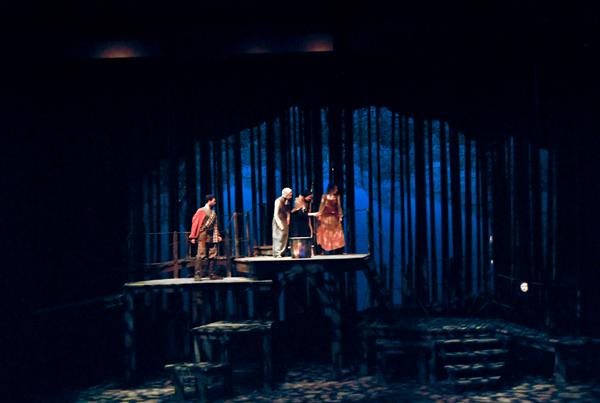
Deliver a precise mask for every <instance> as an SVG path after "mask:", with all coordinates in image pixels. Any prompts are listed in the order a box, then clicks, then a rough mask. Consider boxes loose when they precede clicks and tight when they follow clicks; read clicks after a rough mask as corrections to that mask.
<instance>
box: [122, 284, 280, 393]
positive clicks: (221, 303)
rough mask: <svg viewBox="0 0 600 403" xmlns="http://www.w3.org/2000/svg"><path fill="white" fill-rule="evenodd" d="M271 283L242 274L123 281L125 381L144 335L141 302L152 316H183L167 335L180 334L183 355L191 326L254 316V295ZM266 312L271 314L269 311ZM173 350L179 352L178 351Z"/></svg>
mask: <svg viewBox="0 0 600 403" xmlns="http://www.w3.org/2000/svg"><path fill="white" fill-rule="evenodd" d="M271 284H272V282H271V281H270V280H252V279H249V278H244V277H229V278H224V279H222V280H208V279H207V280H203V281H194V280H193V279H191V278H177V279H174V278H170V279H162V280H148V281H139V282H133V283H127V284H125V285H124V286H123V299H124V301H125V313H124V316H125V360H126V362H125V378H126V380H127V381H128V382H131V381H133V379H134V377H135V374H136V371H137V370H138V369H139V363H138V361H139V360H138V357H137V354H136V347H137V346H136V344H137V343H136V339H138V338H139V337H142V336H143V337H145V336H146V335H141V334H139V331H137V330H136V323H135V318H136V313H137V311H138V310H139V309H140V308H141V307H140V304H143V305H145V306H146V307H149V308H150V310H151V311H152V315H155V314H156V311H157V310H159V311H163V312H166V313H168V314H169V315H168V316H169V317H171V316H176V315H182V317H183V329H170V330H169V333H168V334H169V335H178V334H181V335H183V337H184V339H183V343H182V349H183V354H184V355H191V353H192V350H191V338H190V337H189V331H190V330H191V329H192V328H193V327H195V326H199V325H203V324H206V323H209V322H211V321H215V320H231V319H240V318H244V319H248V318H253V317H256V315H257V312H256V306H255V297H256V294H257V293H258V292H268V291H270V290H271ZM242 310H243V311H244V312H242ZM267 315H268V316H270V313H267ZM180 327H181V326H180ZM178 330H179V331H178ZM149 336H153V335H149ZM169 337H170V336H169ZM174 337H175V336H174ZM169 345H178V343H176V342H174V341H173V340H170V342H169ZM156 347H157V348H158V346H156ZM176 353H177V354H180V352H176Z"/></svg>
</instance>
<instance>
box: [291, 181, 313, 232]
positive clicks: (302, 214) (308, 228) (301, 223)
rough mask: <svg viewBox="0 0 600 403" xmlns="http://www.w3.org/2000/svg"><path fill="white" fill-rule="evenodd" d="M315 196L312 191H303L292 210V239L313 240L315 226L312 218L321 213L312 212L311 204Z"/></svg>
mask: <svg viewBox="0 0 600 403" xmlns="http://www.w3.org/2000/svg"><path fill="white" fill-rule="evenodd" d="M312 199H313V195H312V192H311V191H310V190H305V191H303V192H302V193H301V194H300V196H298V197H296V200H295V202H294V208H293V209H292V219H291V225H290V235H291V236H292V237H305V238H312V236H313V225H312V221H311V219H310V217H315V216H318V215H319V213H318V212H315V213H311V212H310V203H311V202H312Z"/></svg>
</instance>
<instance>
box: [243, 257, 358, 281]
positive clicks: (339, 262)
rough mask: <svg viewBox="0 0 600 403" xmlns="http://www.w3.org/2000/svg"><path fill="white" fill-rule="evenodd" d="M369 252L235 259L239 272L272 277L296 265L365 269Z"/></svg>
mask: <svg viewBox="0 0 600 403" xmlns="http://www.w3.org/2000/svg"><path fill="white" fill-rule="evenodd" d="M369 257H370V255H368V254H360V253H354V254H344V255H318V256H314V257H311V258H305V259H295V258H291V257H281V258H275V257H271V256H256V257H245V258H238V259H235V260H234V262H235V266H236V270H237V272H238V273H245V274H247V275H249V276H250V277H256V278H259V279H265V278H268V279H271V278H272V277H273V276H274V275H276V274H277V273H282V272H285V271H288V270H290V269H292V268H294V267H296V268H297V267H304V268H305V269H309V270H310V269H318V268H321V269H324V270H327V271H330V272H333V271H338V272H348V271H356V270H363V269H364V268H365V266H366V265H367V262H368V260H369Z"/></svg>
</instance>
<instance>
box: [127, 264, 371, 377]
mask: <svg viewBox="0 0 600 403" xmlns="http://www.w3.org/2000/svg"><path fill="white" fill-rule="evenodd" d="M234 262H235V268H236V272H237V273H238V274H240V275H244V276H245V277H241V276H240V277H226V278H224V279H222V280H209V279H204V280H202V281H194V280H193V279H191V278H178V279H175V278H174V279H160V280H147V281H139V282H132V283H127V284H125V285H124V287H123V294H124V301H125V323H126V333H125V349H126V351H125V353H126V362H127V368H126V377H127V379H129V380H132V379H134V378H135V377H136V374H137V372H138V369H139V368H140V367H147V366H148V365H149V366H150V367H152V366H154V368H157V367H158V366H160V364H159V361H160V362H166V361H169V362H173V361H177V360H193V357H192V356H193V354H192V350H193V342H192V338H191V337H190V334H191V331H192V329H194V328H198V327H199V326H202V325H207V324H209V323H215V322H218V321H223V320H225V321H243V320H248V319H261V320H276V321H278V324H279V329H283V330H282V331H281V332H280V333H278V334H279V335H280V337H279V338H280V339H281V338H285V337H287V336H286V335H287V334H289V329H288V330H286V329H285V328H286V327H293V326H298V325H299V321H302V320H304V319H305V317H304V316H303V317H302V318H300V317H299V316H298V310H299V309H300V310H302V311H303V312H313V311H318V313H317V314H316V317H317V322H315V323H303V326H302V327H303V330H302V331H304V332H306V333H307V334H310V333H311V326H312V327H313V328H314V327H318V328H322V329H324V330H322V332H323V333H322V336H323V337H324V341H323V342H324V343H325V344H327V345H328V346H329V347H328V348H327V349H328V350H329V357H330V358H329V360H330V363H331V368H332V370H333V371H334V372H336V373H339V371H340V370H341V368H342V366H343V365H344V361H345V359H344V347H343V344H344V342H345V344H346V345H348V340H346V341H344V338H345V334H343V333H344V332H343V329H344V330H345V331H346V332H348V331H350V330H352V333H353V334H355V333H356V329H354V326H355V325H356V323H357V321H356V315H357V313H356V272H357V271H360V270H365V269H367V268H368V266H369V255H366V254H347V255H329V256H315V257H312V258H305V259H293V258H289V257H284V258H273V257H267V256H264V257H250V258H239V259H235V261H234ZM319 318H320V319H319ZM142 323H143V324H142ZM152 323H154V324H155V325H156V326H158V327H160V328H165V330H164V334H162V336H161V337H157V336H156V335H155V334H150V335H148V334H147V333H146V332H147V330H144V329H151V328H152V327H153V325H152ZM140 324H141V326H140ZM165 325H166V326H165ZM325 328H326V329H325ZM159 333H160V332H159ZM313 333H314V332H313ZM352 337H355V336H352ZM356 340H357V339H356ZM277 343H279V344H285V343H284V340H275V344H277ZM140 344H141V345H142V346H141V347H140ZM159 344H160V347H159ZM153 345H154V348H155V349H157V350H160V355H161V357H162V358H158V357H156V359H154V358H153V359H151V360H147V357H143V356H142V355H144V354H145V353H144V352H143V351H152V350H153ZM290 348H292V349H293V348H303V346H302V345H298V346H293V347H291V346H290ZM346 350H348V348H346ZM157 355H158V354H157ZM144 361H148V362H147V363H143V362H144ZM152 361H153V362H152ZM140 362H142V364H140ZM146 364H148V365H146Z"/></svg>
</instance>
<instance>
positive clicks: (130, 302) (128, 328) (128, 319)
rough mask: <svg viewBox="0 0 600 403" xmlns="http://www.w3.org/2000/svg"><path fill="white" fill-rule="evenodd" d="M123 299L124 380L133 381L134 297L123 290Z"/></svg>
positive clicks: (134, 364)
mask: <svg viewBox="0 0 600 403" xmlns="http://www.w3.org/2000/svg"><path fill="white" fill-rule="evenodd" d="M123 297H124V299H125V316H124V319H125V381H126V382H127V383H132V382H133V377H134V374H135V370H136V362H135V322H134V318H135V309H134V308H135V299H134V294H133V292H131V291H127V290H125V291H124V292H123Z"/></svg>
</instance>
